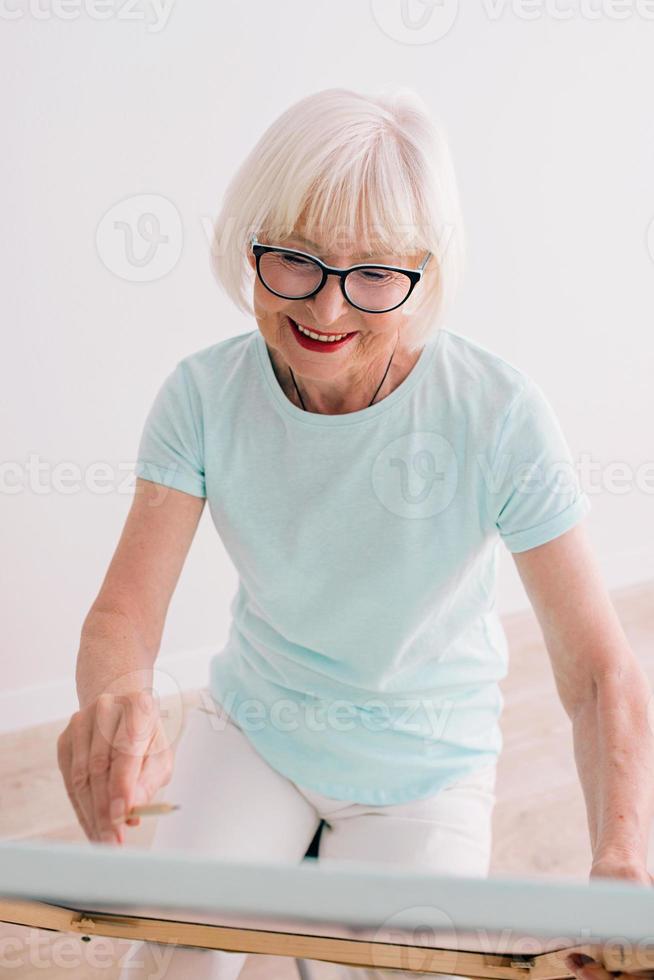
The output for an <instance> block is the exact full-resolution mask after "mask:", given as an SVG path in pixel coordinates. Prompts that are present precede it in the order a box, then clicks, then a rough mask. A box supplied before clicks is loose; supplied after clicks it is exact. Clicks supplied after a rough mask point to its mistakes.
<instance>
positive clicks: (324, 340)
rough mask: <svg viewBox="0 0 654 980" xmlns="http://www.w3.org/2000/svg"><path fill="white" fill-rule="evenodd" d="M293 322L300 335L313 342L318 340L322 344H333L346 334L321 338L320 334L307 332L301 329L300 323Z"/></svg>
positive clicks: (305, 329)
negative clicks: (311, 339) (309, 338)
mask: <svg viewBox="0 0 654 980" xmlns="http://www.w3.org/2000/svg"><path fill="white" fill-rule="evenodd" d="M293 322H294V323H295V326H296V327H297V328H298V330H299V331H300V333H303V334H305V335H306V336H307V337H312V338H313V340H320V341H322V343H323V344H333V343H334V341H335V340H342V339H343V337H347V334H346V333H338V334H332V336H330V337H325V336H321V335H320V334H317V333H314V332H313V331H312V330H307V328H306V327H303V326H302V325H301V324H300V323H297V321H295V320H294V321H293Z"/></svg>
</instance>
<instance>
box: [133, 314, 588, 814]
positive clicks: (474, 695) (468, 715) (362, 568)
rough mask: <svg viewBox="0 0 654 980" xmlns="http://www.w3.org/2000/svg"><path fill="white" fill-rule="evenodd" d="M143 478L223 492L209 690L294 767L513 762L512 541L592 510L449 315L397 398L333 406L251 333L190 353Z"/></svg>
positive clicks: (383, 775)
mask: <svg viewBox="0 0 654 980" xmlns="http://www.w3.org/2000/svg"><path fill="white" fill-rule="evenodd" d="M135 472H136V475H137V476H140V477H143V478H145V479H147V480H151V481H154V482H155V483H160V484H164V485H165V486H169V487H174V488H176V489H177V490H182V491H184V492H185V493H189V494H193V495H195V496H198V497H206V498H207V501H208V505H209V509H210V512H211V517H212V520H213V522H214V525H215V527H216V529H217V531H218V534H219V535H220V538H221V540H222V542H223V544H224V546H225V548H226V550H227V552H228V554H229V556H230V558H231V560H232V561H233V563H234V566H235V568H236V570H237V572H238V577H239V585H238V589H237V591H236V594H235V595H234V597H233V600H232V603H231V607H230V611H231V615H232V619H231V624H230V630H229V636H228V639H227V642H226V644H225V645H224V647H223V649H221V650H219V651H217V652H216V653H215V654H214V656H213V658H212V661H211V665H210V678H209V687H210V690H211V693H212V695H213V697H214V698H215V699H216V700H217V701H219V702H220V703H221V704H223V706H224V707H225V709H226V710H227V712H228V714H229V715H230V716H231V717H232V718H233V719H234V720H235V721H236V722H237V724H238V725H240V727H241V728H242V729H243V731H244V732H245V734H246V735H247V737H248V738H249V739H250V741H251V742H252V744H253V746H254V747H255V748H256V750H257V751H258V752H259V754H260V755H261V756H262V757H263V758H264V759H265V760H266V761H267V762H268V763H269V764H270V765H271V766H273V767H274V768H275V769H276V770H277V771H278V772H280V773H282V774H283V775H285V776H286V777H287V778H289V779H291V780H293V781H294V782H295V783H297V784H298V785H299V786H304V787H306V788H308V789H312V790H315V791H317V792H320V793H323V794H326V795H327V796H332V797H336V798H338V799H343V800H352V801H357V802H360V803H367V804H374V805H380V804H392V803H401V802H406V801H409V800H413V799H419V798H422V797H425V796H428V795H431V794H432V793H436V792H437V791H438V790H440V789H442V788H443V787H445V786H448V785H450V784H451V783H453V782H455V781H456V780H458V779H461V778H463V777H465V776H466V775H468V774H469V773H471V772H472V771H473V770H476V769H478V768H481V767H486V766H489V765H492V764H494V763H496V761H497V757H498V755H499V753H500V751H501V748H502V736H501V731H500V727H499V717H500V714H501V710H502V707H503V698H502V694H501V692H500V689H499V685H498V682H499V681H500V680H501V679H502V678H503V677H505V676H506V672H507V667H508V650H507V644H506V637H505V634H504V631H503V628H502V626H501V623H500V620H499V617H498V614H497V609H496V574H497V563H498V558H499V553H498V548H499V546H500V540H502V541H503V542H504V545H505V546H506V547H507V548H508V549H509V551H511V552H519V551H525V550H527V549H529V548H535V547H537V546H538V545H541V544H544V543H545V542H546V541H550V540H552V538H556V537H557V536H558V535H560V534H563V533H564V532H565V531H567V530H568V529H569V528H571V527H573V525H575V524H577V523H578V522H579V521H580V520H581V519H582V517H584V516H585V515H586V513H587V512H588V510H589V508H590V501H589V499H588V496H587V495H586V493H585V492H583V491H582V489H581V488H580V485H579V482H578V479H577V474H576V471H575V467H574V464H573V461H572V458H571V454H570V450H569V447H568V444H567V442H566V440H565V437H564V435H563V433H562V431H561V428H560V425H559V423H558V421H557V418H556V416H555V414H554V412H553V410H552V408H551V406H550V404H549V402H548V401H547V399H546V397H545V396H544V394H543V392H542V390H541V389H540V388H539V386H538V385H537V384H536V382H534V381H533V380H532V379H530V378H529V377H528V376H527V375H526V374H525V373H524V372H523V371H521V370H520V369H518V368H517V367H515V366H514V365H512V364H511V363H509V362H508V361H506V360H504V359H503V358H502V357H500V356H498V355H496V354H494V353H492V352H491V351H489V350H487V349H485V348H484V347H482V346H480V345H479V344H477V343H474V342H472V341H471V340H469V339H467V338H465V337H464V336H462V335H460V334H456V333H454V332H452V331H450V330H446V329H441V330H440V331H439V332H438V333H437V334H436V336H435V337H433V338H432V339H430V340H429V341H428V343H427V344H426V345H425V346H424V347H423V349H422V350H421V352H420V357H419V359H418V361H417V362H416V364H415V365H414V367H413V369H412V370H411V372H410V373H409V374H408V375H407V377H406V378H405V379H404V381H403V382H402V383H401V384H400V385H399V386H398V387H397V388H395V390H394V391H392V392H391V394H390V395H388V396H387V397H385V398H382V399H381V400H380V401H377V402H375V403H374V404H373V405H372V406H370V407H368V408H364V409H361V410H360V411H357V412H350V413H347V414H345V415H323V414H319V413H315V412H310V411H309V412H305V411H304V410H303V409H301V408H299V407H298V406H296V405H294V404H293V403H292V402H291V401H290V400H289V399H288V397H287V396H286V395H285V394H284V392H283V390H282V388H281V387H280V385H279V382H278V381H277V378H276V375H275V373H274V371H273V367H272V363H271V361H270V357H269V353H268V348H267V347H266V344H265V341H264V338H263V336H262V334H261V333H260V331H259V330H258V329H256V330H254V331H250V332H247V333H244V334H241V335H239V336H236V337H230V338H229V339H227V340H223V341H221V342H219V343H216V344H212V345H211V346H210V347H206V348H204V349H202V350H199V351H196V352H194V353H192V354H190V355H188V356H187V357H184V358H183V359H182V360H181V361H179V362H178V364H177V365H176V367H175V368H174V370H173V371H172V372H171V373H170V374H169V375H168V377H167V378H166V379H165V380H164V382H163V383H162V385H161V387H160V389H159V391H158V393H157V395H156V398H155V400H154V403H153V404H152V407H151V409H150V412H149V414H148V416H147V419H146V422H145V426H144V429H143V433H142V436H141V441H140V445H139V449H138V459H137V464H136V470H135Z"/></svg>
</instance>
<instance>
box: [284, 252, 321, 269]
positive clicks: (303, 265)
mask: <svg viewBox="0 0 654 980" xmlns="http://www.w3.org/2000/svg"><path fill="white" fill-rule="evenodd" d="M281 259H282V261H283V262H284V264H285V265H288V266H292V267H293V268H294V269H307V268H311V267H312V266H313V262H311V261H310V260H309V259H303V258H302V256H300V255H282V256H281Z"/></svg>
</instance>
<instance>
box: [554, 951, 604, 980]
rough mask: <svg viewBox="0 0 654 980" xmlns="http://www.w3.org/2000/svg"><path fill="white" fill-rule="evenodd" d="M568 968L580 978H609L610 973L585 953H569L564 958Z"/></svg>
mask: <svg viewBox="0 0 654 980" xmlns="http://www.w3.org/2000/svg"><path fill="white" fill-rule="evenodd" d="M564 962H565V965H566V966H567V967H568V969H569V970H570V971H571V972H572V973H574V974H575V976H577V977H579V978H580V980H610V978H611V977H612V974H611V973H609V971H608V970H606V969H605V968H604V967H603V966H602V964H601V963H598V962H597V960H594V959H593V958H592V956H587V955H586V953H571V954H570V955H569V956H566V957H565V958H564Z"/></svg>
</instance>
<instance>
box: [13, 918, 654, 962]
mask: <svg viewBox="0 0 654 980" xmlns="http://www.w3.org/2000/svg"><path fill="white" fill-rule="evenodd" d="M0 922H6V923H11V924H14V925H20V926H31V927H33V928H37V929H45V930H49V931H53V932H62V933H73V934H76V935H79V936H80V938H81V939H82V940H83V941H86V942H89V941H90V939H91V937H92V936H104V937H108V938H113V939H129V940H132V941H145V942H156V943H167V944H173V945H179V946H190V947H199V948H201V949H220V950H227V951H229V952H239V953H263V954H266V955H268V956H289V957H298V958H302V959H308V960H325V961H327V962H330V963H341V964H344V965H347V966H358V967H373V968H377V969H381V968H390V969H398V970H405V971H407V972H411V973H413V972H415V973H435V974H438V973H450V974H454V975H456V976H462V977H472V978H483V980H559V978H568V977H572V976H573V974H572V973H571V972H570V970H569V969H568V967H567V966H566V965H565V963H564V957H565V956H567V955H568V954H569V953H573V952H575V953H577V952H578V953H586V954H587V955H588V956H592V957H593V959H595V960H597V961H598V962H599V963H601V964H602V965H603V966H604V968H605V969H606V970H608V971H609V972H624V973H636V974H641V975H642V976H644V977H647V976H651V977H654V949H650V948H643V949H641V948H636V949H633V948H628V947H627V946H625V945H623V944H619V943H606V944H584V945H579V946H569V947H565V948H562V949H557V950H553V951H550V952H547V953H539V954H535V955H533V956H528V955H522V954H511V953H486V952H478V951H466V950H452V949H438V948H435V947H432V946H415V945H409V944H407V945H405V944H397V943H385V942H377V941H372V940H360V939H343V938H337V937H329V936H315V935H313V936H312V935H310V934H306V933H297V932H280V931H275V930H266V929H246V928H240V927H235V926H218V925H210V924H205V923H198V922H186V921H180V920H177V919H161V918H148V917H144V916H129V915H114V914H110V913H106V912H95V911H93V910H89V909H75V908H69V907H66V906H61V905H51V904H47V903H44V902H33V901H25V900H22V899H12V900H7V899H0Z"/></svg>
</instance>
